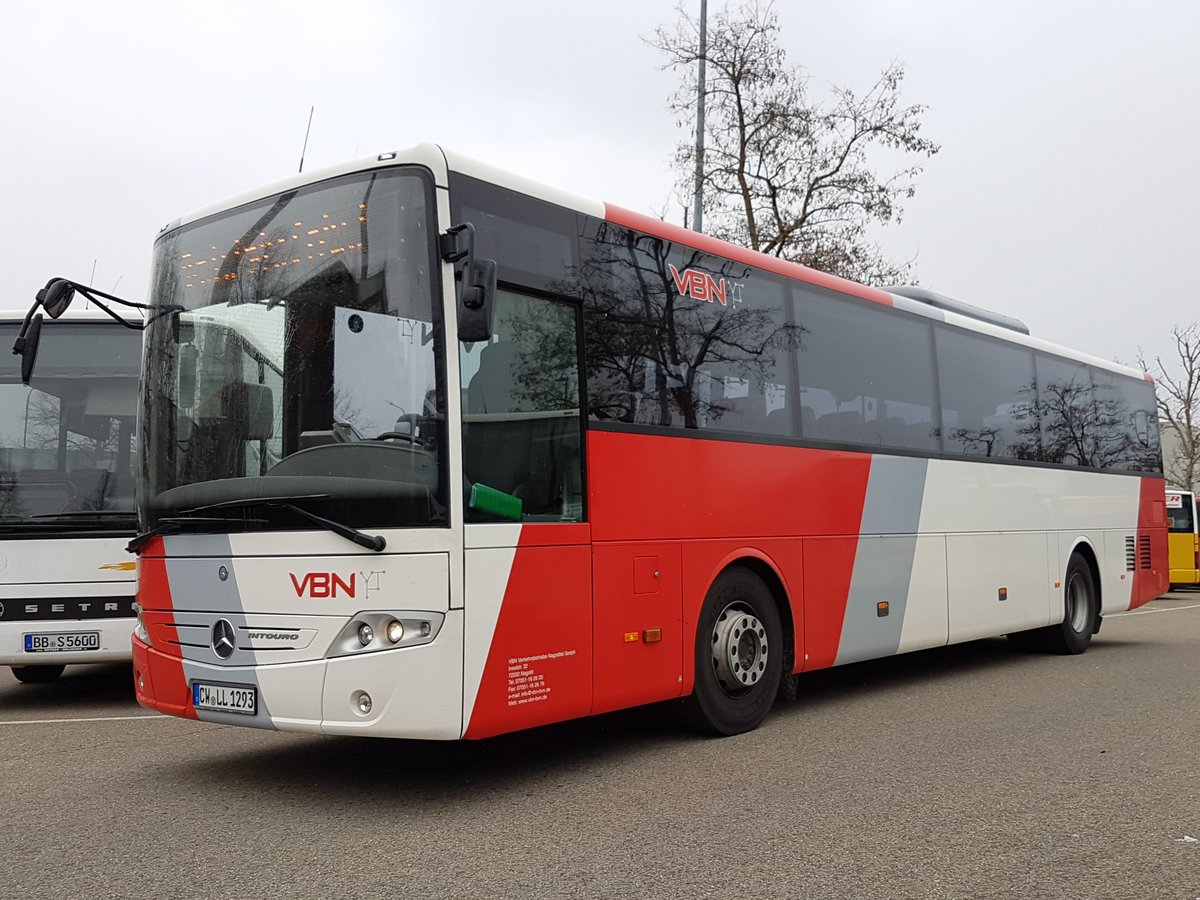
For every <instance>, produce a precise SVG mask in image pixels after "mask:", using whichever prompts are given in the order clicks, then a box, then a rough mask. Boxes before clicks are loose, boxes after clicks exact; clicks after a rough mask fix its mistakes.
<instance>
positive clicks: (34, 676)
mask: <svg viewBox="0 0 1200 900" xmlns="http://www.w3.org/2000/svg"><path fill="white" fill-rule="evenodd" d="M64 668H66V667H65V666H13V667H12V673H13V675H15V676H16V677H17V681H19V682H21V684H46V683H47V682H50V681H55V680H57V678H58V676H59V675H61V674H62V673H63V669H64Z"/></svg>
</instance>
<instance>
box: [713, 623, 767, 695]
mask: <svg viewBox="0 0 1200 900" xmlns="http://www.w3.org/2000/svg"><path fill="white" fill-rule="evenodd" d="M769 652H770V651H769V647H768V646H767V629H766V628H765V627H764V625H763V624H762V622H760V621H759V620H758V617H757V616H755V615H754V611H753V610H751V609H749V608H748V607H747V606H746V605H745V604H743V603H730V604H729V605H728V606H726V607H725V608H724V609H723V610H721V612H720V614H719V615H718V616H717V621H716V622H715V623H714V625H713V632H712V665H713V672H714V674H715V675H716V676H717V683H718V684H720V685H721V690H723V691H724V692H725V693H726V694H728V695H729V696H731V697H733V696H738V695H740V694H745V693H746V692H747V691H750V690H752V689H753V688H754V686H755V685H756V684H758V682H759V680H760V679H761V678H762V676H763V673H765V672H766V671H767V658H768V653H769Z"/></svg>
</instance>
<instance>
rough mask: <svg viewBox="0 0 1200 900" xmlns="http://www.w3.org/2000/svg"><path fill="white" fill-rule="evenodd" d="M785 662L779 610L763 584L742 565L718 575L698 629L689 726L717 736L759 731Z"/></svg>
mask: <svg viewBox="0 0 1200 900" xmlns="http://www.w3.org/2000/svg"><path fill="white" fill-rule="evenodd" d="M783 657H784V652H783V626H782V625H781V624H780V621H779V610H778V609H777V608H776V606H775V600H774V598H773V597H772V596H771V592H770V591H769V590H768V589H767V586H766V585H765V584H763V582H762V579H761V578H759V577H758V576H757V575H755V574H754V573H753V572H751V571H750V570H749V569H745V568H742V567H740V566H735V567H732V568H729V569H727V570H726V571H725V572H723V573H721V575H720V577H718V578H717V580H716V581H715V582H714V583H713V586H712V588H711V589H710V590H709V592H708V596H706V597H705V598H704V605H703V606H702V607H701V609H700V621H699V622H698V623H697V626H696V656H695V664H696V683H695V686H694V688H693V690H692V694H691V696H690V697H688V698H686V708H687V711H688V714H689V718H690V719H691V720H692V723H693V724H694V725H696V726H697V727H698V728H700V729H701V730H702V731H707V732H710V733H712V734H718V735H731V734H741V733H742V732H745V731H751V730H753V729H755V728H757V727H758V726H759V725H760V724H761V723H762V721H763V719H765V718H766V717H767V713H768V712H770V710H771V706H772V704H773V703H774V702H775V697H776V694H778V692H779V683H780V678H781V677H782V673H783Z"/></svg>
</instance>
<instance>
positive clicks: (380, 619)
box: [325, 610, 446, 658]
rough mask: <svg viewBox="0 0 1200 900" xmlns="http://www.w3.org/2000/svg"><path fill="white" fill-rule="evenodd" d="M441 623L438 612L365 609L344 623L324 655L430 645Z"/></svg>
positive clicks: (440, 616) (441, 617)
mask: <svg viewBox="0 0 1200 900" xmlns="http://www.w3.org/2000/svg"><path fill="white" fill-rule="evenodd" d="M445 620H446V614H445V613H440V612H423V611H420V612H417V611H412V612H396V611H393V610H365V611H363V612H360V613H357V614H355V615H354V616H353V617H352V618H351V619H350V621H348V622H347V623H346V624H345V626H344V627H343V628H342V630H341V631H340V632H339V633H338V636H337V637H335V638H334V639H333V643H332V644H331V645H330V647H329V650H328V651H327V652H326V653H325V656H326V658H333V657H337V656H353V655H355V654H358V653H373V652H375V651H376V650H402V649H405V648H407V647H419V646H420V645H422V644H431V643H433V641H434V640H436V639H437V636H438V632H439V631H440V630H441V628H442V623H443V622H444V621H445Z"/></svg>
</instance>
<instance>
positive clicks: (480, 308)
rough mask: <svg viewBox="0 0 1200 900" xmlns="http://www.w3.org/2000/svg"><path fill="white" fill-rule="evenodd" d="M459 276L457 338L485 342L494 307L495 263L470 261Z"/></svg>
mask: <svg viewBox="0 0 1200 900" xmlns="http://www.w3.org/2000/svg"><path fill="white" fill-rule="evenodd" d="M463 274H464V277H463V281H462V296H461V298H460V300H459V303H458V339H459V340H460V341H486V340H488V339H489V338H490V337H491V336H492V313H493V310H494V309H495V306H496V261H495V260H494V259H480V260H475V261H472V263H471V265H470V266H468V267H467V269H466V270H465V271H464V273H463Z"/></svg>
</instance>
